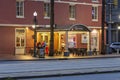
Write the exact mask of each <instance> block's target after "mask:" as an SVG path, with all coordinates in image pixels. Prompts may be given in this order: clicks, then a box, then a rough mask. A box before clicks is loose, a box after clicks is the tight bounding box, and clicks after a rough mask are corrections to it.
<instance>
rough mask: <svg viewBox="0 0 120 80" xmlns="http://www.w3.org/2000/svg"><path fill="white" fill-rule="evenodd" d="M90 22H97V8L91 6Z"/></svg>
mask: <svg viewBox="0 0 120 80" xmlns="http://www.w3.org/2000/svg"><path fill="white" fill-rule="evenodd" d="M92 21H98V6H92Z"/></svg>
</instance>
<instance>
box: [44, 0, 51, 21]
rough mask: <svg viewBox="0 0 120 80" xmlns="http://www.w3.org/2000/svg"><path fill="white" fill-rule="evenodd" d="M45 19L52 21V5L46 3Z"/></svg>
mask: <svg viewBox="0 0 120 80" xmlns="http://www.w3.org/2000/svg"><path fill="white" fill-rule="evenodd" d="M44 19H50V3H49V2H45V3H44Z"/></svg>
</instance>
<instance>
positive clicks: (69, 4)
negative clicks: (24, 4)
mask: <svg viewBox="0 0 120 80" xmlns="http://www.w3.org/2000/svg"><path fill="white" fill-rule="evenodd" d="M69 6H76V5H75V4H71V3H70V4H69ZM75 8H76V7H75ZM69 14H70V13H69ZM75 18H76V10H75V17H74V18H71V17H70V16H69V20H75Z"/></svg>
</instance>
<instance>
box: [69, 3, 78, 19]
mask: <svg viewBox="0 0 120 80" xmlns="http://www.w3.org/2000/svg"><path fill="white" fill-rule="evenodd" d="M75 19H76V5H75V4H70V5H69V20H75Z"/></svg>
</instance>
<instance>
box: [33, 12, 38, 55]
mask: <svg viewBox="0 0 120 80" xmlns="http://www.w3.org/2000/svg"><path fill="white" fill-rule="evenodd" d="M33 16H34V55H33V56H34V57H36V52H37V51H36V42H37V36H36V35H37V32H36V25H37V19H36V16H37V12H36V11H35V12H34V13H33Z"/></svg>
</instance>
